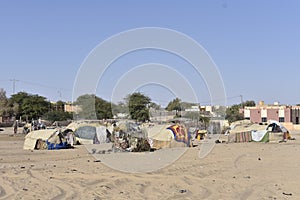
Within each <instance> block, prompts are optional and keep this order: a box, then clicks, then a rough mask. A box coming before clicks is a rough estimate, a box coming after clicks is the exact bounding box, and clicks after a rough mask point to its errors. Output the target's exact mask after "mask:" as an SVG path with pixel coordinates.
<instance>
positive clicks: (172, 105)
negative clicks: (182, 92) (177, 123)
mask: <svg viewBox="0 0 300 200" xmlns="http://www.w3.org/2000/svg"><path fill="white" fill-rule="evenodd" d="M166 110H167V111H173V110H175V111H176V117H178V116H179V115H178V111H181V110H182V107H181V100H180V99H178V98H176V99H173V101H171V102H169V104H168V106H167V107H166Z"/></svg>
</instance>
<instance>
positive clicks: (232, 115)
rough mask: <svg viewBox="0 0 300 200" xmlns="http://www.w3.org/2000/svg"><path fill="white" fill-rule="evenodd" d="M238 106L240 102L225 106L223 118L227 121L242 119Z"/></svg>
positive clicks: (239, 106)
mask: <svg viewBox="0 0 300 200" xmlns="http://www.w3.org/2000/svg"><path fill="white" fill-rule="evenodd" d="M240 108H241V104H238V105H237V104H235V105H232V106H231V107H229V108H227V109H226V116H225V119H227V120H228V122H229V123H231V122H234V121H238V120H242V119H244V116H243V115H242V114H241V113H240Z"/></svg>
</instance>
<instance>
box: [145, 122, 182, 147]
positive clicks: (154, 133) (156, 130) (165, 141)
mask: <svg viewBox="0 0 300 200" xmlns="http://www.w3.org/2000/svg"><path fill="white" fill-rule="evenodd" d="M173 125H174V124H154V125H152V126H149V127H145V128H144V131H145V132H146V133H147V135H148V140H149V143H150V146H151V148H154V149H161V148H171V147H186V146H187V144H186V143H185V142H184V140H182V139H183V138H178V140H176V134H174V131H173V130H172V129H171V128H170V127H172V126H173Z"/></svg>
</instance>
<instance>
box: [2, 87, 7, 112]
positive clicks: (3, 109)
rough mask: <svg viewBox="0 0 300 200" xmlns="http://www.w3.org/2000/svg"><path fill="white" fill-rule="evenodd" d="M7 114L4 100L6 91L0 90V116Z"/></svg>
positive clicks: (5, 99) (5, 100)
mask: <svg viewBox="0 0 300 200" xmlns="http://www.w3.org/2000/svg"><path fill="white" fill-rule="evenodd" d="M7 113H8V99H7V98H6V91H5V90H4V89H3V88H1V89H0V116H2V115H6V114H7Z"/></svg>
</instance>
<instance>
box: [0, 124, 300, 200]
mask: <svg viewBox="0 0 300 200" xmlns="http://www.w3.org/2000/svg"><path fill="white" fill-rule="evenodd" d="M11 134H12V130H11V129H10V128H6V129H5V130H4V131H1V132H0V174H1V176H0V199H214V200H215V199H300V141H299V140H300V137H299V139H297V138H298V137H297V136H298V134H297V133H293V132H292V136H293V137H296V140H293V141H288V142H286V143H255V142H250V143H229V144H226V143H220V144H216V145H215V147H214V148H213V150H212V151H211V152H210V153H209V154H208V155H207V156H206V157H205V158H202V159H200V158H199V157H198V155H199V148H201V146H200V147H195V148H189V149H188V150H187V151H185V153H184V154H183V155H182V156H181V157H180V158H179V159H178V160H177V161H176V162H174V163H172V164H171V165H169V166H167V167H165V168H163V169H160V170H158V171H154V172H148V173H125V172H120V171H117V170H114V169H111V168H109V167H107V166H106V165H104V164H103V163H102V162H101V160H96V159H95V158H94V157H93V156H92V155H91V154H89V153H88V151H87V150H86V148H85V147H84V146H82V145H80V146H76V148H75V149H66V150H51V151H49V150H34V151H31V150H23V142H24V135H22V134H19V135H17V136H11ZM299 136H300V135H299ZM120 164H122V163H120Z"/></svg>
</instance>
